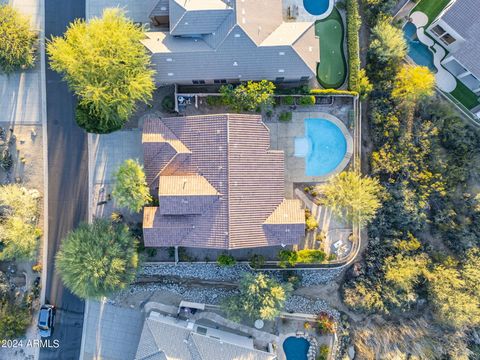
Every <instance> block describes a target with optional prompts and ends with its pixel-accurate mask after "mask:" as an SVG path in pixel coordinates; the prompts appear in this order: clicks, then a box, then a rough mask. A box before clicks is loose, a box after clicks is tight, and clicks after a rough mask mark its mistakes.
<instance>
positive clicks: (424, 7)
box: [412, 0, 452, 26]
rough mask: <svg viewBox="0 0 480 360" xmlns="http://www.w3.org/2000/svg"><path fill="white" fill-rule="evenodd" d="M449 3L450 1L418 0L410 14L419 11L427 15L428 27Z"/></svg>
mask: <svg viewBox="0 0 480 360" xmlns="http://www.w3.org/2000/svg"><path fill="white" fill-rule="evenodd" d="M451 1H452V0H420V2H419V3H418V4H417V6H415V8H414V9H413V10H412V13H413V12H415V11H421V12H423V13H425V14H427V16H428V24H427V26H428V25H430V23H431V22H432V21H433V20H435V18H436V17H437V16H438V14H440V13H441V12H442V10H443V9H445V6H447V5H448V4H449V3H450V2H451Z"/></svg>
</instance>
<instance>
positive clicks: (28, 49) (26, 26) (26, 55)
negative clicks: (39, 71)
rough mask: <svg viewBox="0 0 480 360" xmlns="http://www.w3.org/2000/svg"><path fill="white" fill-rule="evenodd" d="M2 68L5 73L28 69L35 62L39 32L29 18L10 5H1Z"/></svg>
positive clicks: (0, 58) (0, 56)
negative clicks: (31, 25)
mask: <svg viewBox="0 0 480 360" xmlns="http://www.w3.org/2000/svg"><path fill="white" fill-rule="evenodd" d="M0 34H1V38H2V40H1V42H0V69H1V70H2V71H3V72H5V73H11V72H13V71H15V70H20V69H27V68H30V67H32V66H33V65H34V63H35V52H36V50H37V34H36V33H35V32H33V31H32V30H31V29H30V22H29V20H28V19H27V18H25V17H24V16H22V15H21V14H20V13H18V12H17V11H16V10H15V9H14V8H13V7H11V6H10V5H0Z"/></svg>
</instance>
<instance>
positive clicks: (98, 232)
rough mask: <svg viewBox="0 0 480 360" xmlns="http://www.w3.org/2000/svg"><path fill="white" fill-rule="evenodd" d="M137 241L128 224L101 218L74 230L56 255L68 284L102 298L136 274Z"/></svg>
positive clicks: (79, 293)
mask: <svg viewBox="0 0 480 360" xmlns="http://www.w3.org/2000/svg"><path fill="white" fill-rule="evenodd" d="M137 265H138V256H137V252H136V241H135V240H134V238H133V237H132V235H131V234H130V232H129V230H128V228H127V227H125V226H122V225H113V224H111V223H109V222H108V221H106V220H101V219H97V220H95V221H94V222H93V224H82V225H80V226H79V227H78V228H77V229H76V230H74V231H72V232H70V233H69V234H68V235H67V237H66V239H65V240H64V241H63V243H62V245H61V248H60V250H59V251H58V253H57V256H56V268H57V270H58V272H59V273H60V277H61V278H62V280H63V282H64V283H65V285H66V286H67V287H68V288H69V289H70V290H71V291H72V292H73V293H74V294H76V295H77V296H78V297H80V298H83V299H87V298H101V297H102V296H108V295H110V294H112V293H114V292H115V291H118V290H121V289H123V288H125V287H126V286H127V285H128V284H130V283H131V282H132V281H133V280H134V278H135V272H136V268H137Z"/></svg>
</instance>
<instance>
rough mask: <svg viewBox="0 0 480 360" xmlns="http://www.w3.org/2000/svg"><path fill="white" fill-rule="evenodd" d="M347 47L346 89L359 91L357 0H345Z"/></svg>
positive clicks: (359, 20) (358, 17)
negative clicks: (347, 70) (347, 69)
mask: <svg viewBox="0 0 480 360" xmlns="http://www.w3.org/2000/svg"><path fill="white" fill-rule="evenodd" d="M346 5H347V48H348V67H349V73H348V89H349V90H351V91H356V92H358V91H359V72H360V45H359V36H358V33H359V31H360V26H361V19H360V15H359V10H358V0H347V2H346Z"/></svg>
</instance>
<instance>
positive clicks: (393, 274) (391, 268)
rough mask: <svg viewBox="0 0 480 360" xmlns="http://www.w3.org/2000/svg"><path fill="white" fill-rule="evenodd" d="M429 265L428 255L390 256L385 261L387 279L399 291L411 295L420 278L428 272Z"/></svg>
mask: <svg viewBox="0 0 480 360" xmlns="http://www.w3.org/2000/svg"><path fill="white" fill-rule="evenodd" d="M428 264H429V259H428V256H427V255H426V254H419V255H414V256H409V255H403V254H397V255H396V256H389V257H388V258H386V259H385V265H384V271H385V279H386V280H387V281H390V282H391V283H393V284H394V285H395V286H396V287H398V288H399V289H401V290H403V291H406V292H410V293H411V292H413V288H414V286H415V285H417V284H418V282H419V280H420V277H421V276H422V275H424V274H425V272H426V271H427V265H428Z"/></svg>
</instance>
